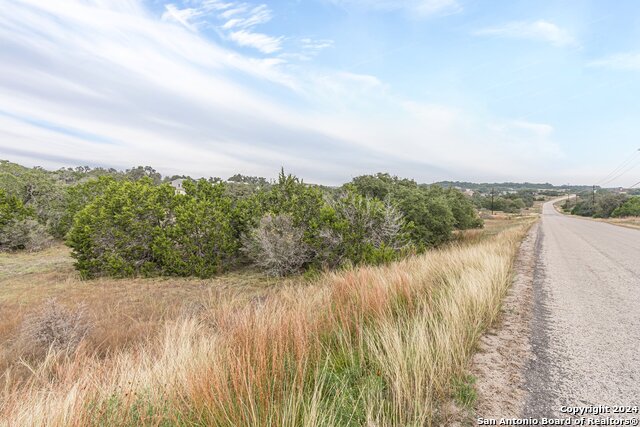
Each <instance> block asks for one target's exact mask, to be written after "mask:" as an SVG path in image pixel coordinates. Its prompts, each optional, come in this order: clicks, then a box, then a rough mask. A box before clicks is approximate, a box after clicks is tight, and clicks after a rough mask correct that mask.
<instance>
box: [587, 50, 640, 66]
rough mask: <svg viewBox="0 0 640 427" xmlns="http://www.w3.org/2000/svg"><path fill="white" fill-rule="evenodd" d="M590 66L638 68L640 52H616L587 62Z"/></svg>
mask: <svg viewBox="0 0 640 427" xmlns="http://www.w3.org/2000/svg"><path fill="white" fill-rule="evenodd" d="M589 66H591V67H602V68H610V69H614V70H640V53H638V52H626V53H616V54H614V55H610V56H607V57H605V58H601V59H598V60H595V61H592V62H590V63H589Z"/></svg>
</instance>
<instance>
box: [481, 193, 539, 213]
mask: <svg viewBox="0 0 640 427" xmlns="http://www.w3.org/2000/svg"><path fill="white" fill-rule="evenodd" d="M536 197H537V196H536V193H535V192H534V191H532V190H520V191H515V192H514V191H511V192H496V191H494V194H491V193H489V194H483V193H480V192H476V193H474V194H473V197H472V200H473V203H474V204H475V206H476V207H477V208H478V209H487V210H490V211H501V212H506V213H519V212H520V211H521V210H522V209H525V208H530V207H532V206H533V203H534V202H535V201H536ZM542 200H544V198H543V199H542Z"/></svg>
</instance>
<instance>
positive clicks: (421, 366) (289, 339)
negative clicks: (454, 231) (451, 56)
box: [0, 221, 530, 427]
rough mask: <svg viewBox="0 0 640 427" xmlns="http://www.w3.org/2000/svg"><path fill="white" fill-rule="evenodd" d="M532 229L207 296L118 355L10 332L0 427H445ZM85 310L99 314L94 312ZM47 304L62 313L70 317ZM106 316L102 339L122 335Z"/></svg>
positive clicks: (92, 344) (90, 343) (95, 346)
mask: <svg viewBox="0 0 640 427" xmlns="http://www.w3.org/2000/svg"><path fill="white" fill-rule="evenodd" d="M529 226H530V222H528V221H524V222H520V223H518V224H515V225H514V226H511V227H503V228H501V229H500V230H499V231H498V232H496V233H486V235H478V234H476V235H474V236H473V238H471V239H468V240H464V239H461V240H460V241H459V242H458V243H456V244H453V245H449V246H447V247H445V248H442V249H439V250H433V251H428V252H427V253H425V254H422V255H417V256H412V257H409V258H407V259H405V260H402V261H399V262H395V263H391V264H388V265H384V266H378V267H360V268H354V269H351V270H346V271H340V272H334V273H325V274H322V275H321V276H320V277H318V278H317V279H314V280H306V281H299V282H295V281H286V280H285V281H282V282H281V283H279V284H275V285H272V286H270V287H269V291H268V292H263V293H261V294H260V295H259V296H258V297H252V298H239V297H238V296H237V295H238V294H237V293H235V294H233V295H231V294H229V295H231V296H229V295H226V294H225V293H224V292H216V293H209V294H204V293H203V296H202V298H201V299H200V301H199V302H198V304H197V305H195V306H193V307H192V309H190V310H175V312H176V314H175V315H174V316H165V317H159V318H158V320H156V322H159V323H158V325H157V327H156V329H155V330H154V331H153V333H151V332H149V334H148V336H146V337H141V338H140V339H137V340H136V341H135V342H133V343H128V344H127V345H123V346H122V347H119V348H117V349H115V350H114V349H111V351H106V350H105V349H104V346H102V347H101V346H100V345H99V343H100V338H99V336H96V334H98V332H96V330H97V329H95V328H94V329H93V332H91V331H92V329H91V328H90V327H88V326H86V325H85V324H84V323H82V324H80V326H81V328H80V329H76V330H75V335H73V339H75V340H78V339H79V340H80V343H79V345H74V346H73V350H70V348H71V347H66V348H65V347H64V346H57V347H54V346H51V347H49V348H48V349H46V351H44V352H43V353H42V354H39V355H37V354H33V355H31V356H29V357H27V356H26V354H28V352H26V353H25V350H24V346H23V347H20V346H19V345H18V344H19V343H18V341H19V339H18V338H11V337H13V336H14V335H15V336H16V337H17V336H22V335H24V334H25V332H24V328H25V327H24V326H19V325H13V326H6V331H9V329H11V328H13V329H11V331H13V332H11V334H13V335H11V336H10V334H9V332H6V331H5V335H6V337H5V340H4V341H3V343H2V344H3V349H2V350H0V352H1V356H2V358H1V359H0V360H2V361H3V363H2V367H3V369H4V371H3V372H2V373H1V375H2V376H1V377H0V425H9V426H36V425H37V426H40V425H47V426H115V425H118V426H120V425H129V426H140V425H142V426H234V427H235V426H292V427H293V426H309V427H311V426H429V425H446V424H447V423H448V420H449V417H450V413H449V410H448V409H447V408H448V407H449V406H450V402H451V401H452V400H453V399H454V398H456V396H457V395H458V394H460V390H459V388H460V384H461V383H464V378H465V369H466V367H467V365H468V362H469V360H470V356H471V355H472V353H473V351H474V348H475V345H476V343H477V341H478V339H479V337H480V336H481V334H482V333H483V332H484V331H485V330H486V328H487V327H488V326H489V325H490V324H491V323H492V322H493V321H494V320H495V319H496V318H497V316H498V315H499V312H500V305H501V300H502V298H503V297H504V295H505V293H506V292H507V290H508V288H509V285H510V282H511V272H512V264H513V261H514V258H515V254H516V252H517V248H518V246H519V242H520V241H521V239H522V238H523V236H524V235H525V234H526V232H527V230H528V228H529ZM7 256H8V255H7ZM5 261H6V259H5ZM9 264H10V263H9V262H8V261H6V262H5V265H9ZM25 277H28V276H25ZM61 286H62V285H61ZM114 286H115V285H114ZM114 289H117V287H115V288H114ZM0 292H2V290H0ZM205 295H208V296H205ZM2 301H5V302H6V301H7V299H6V298H5V299H2V298H1V297H0V303H2ZM7 307H8V306H7ZM89 309H90V310H93V316H94V317H95V316H100V314H101V313H100V305H99V304H94V305H93V306H92V307H89ZM48 310H49V311H50V312H49V314H48V316H49V317H55V316H62V317H64V316H65V313H67V312H65V311H64V310H67V311H70V310H73V307H70V308H69V307H68V308H60V307H59V308H58V309H56V308H55V307H53V308H51V307H49V308H48ZM56 310H58V311H56ZM82 310H87V307H84V308H82ZM75 313H76V314H75V316H76V317H75V318H79V316H80V314H81V313H80V314H78V313H77V312H75ZM103 314H104V315H105V316H108V313H107V312H106V311H105V312H104V313H103ZM132 315H134V314H132ZM66 318H67V319H68V318H69V315H68V313H67V317H66ZM71 318H74V317H73V316H71ZM25 319H26V320H24V322H27V324H28V321H29V319H31V320H30V321H31V322H32V323H33V322H35V321H38V319H40V321H44V322H47V321H52V320H50V319H48V318H46V316H44V317H43V316H40V317H37V316H35V317H34V316H33V315H32V316H31V318H29V317H28V316H27V317H26V318H25ZM113 319H114V320H113V323H112V324H110V325H109V323H106V325H108V327H105V326H104V325H105V320H103V323H102V326H101V327H100V328H98V329H99V332H100V333H101V334H105V336H107V335H108V334H109V329H110V328H121V327H124V329H125V331H123V332H120V333H126V329H127V327H126V326H119V325H118V323H117V322H116V320H117V319H119V317H114V318H113ZM3 322H5V325H9V323H10V320H9V319H5V320H3ZM107 322H108V319H107ZM123 322H124V320H123ZM76 323H78V322H76ZM125 325H126V324H125ZM77 326H78V325H77V324H72V325H70V326H69V328H70V331H72V332H73V331H74V329H73V328H74V327H77ZM85 326H86V327H85ZM20 328H23V329H20ZM1 329H2V328H0V333H3V332H2V330H1ZM92 333H93V334H94V335H93V336H92V335H91V334H92ZM132 333H133V332H132ZM20 334H22V335H20ZM85 335H86V338H85ZM7 337H9V338H7ZM36 338H37V337H36ZM105 339H106V338H105ZM31 342H33V338H32V341H31ZM19 349H20V350H19Z"/></svg>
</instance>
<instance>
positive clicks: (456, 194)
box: [445, 188, 483, 230]
mask: <svg viewBox="0 0 640 427" xmlns="http://www.w3.org/2000/svg"><path fill="white" fill-rule="evenodd" d="M445 194H446V197H447V201H448V203H449V206H450V207H451V213H452V214H453V219H454V222H453V227H454V228H455V229H457V230H468V229H470V228H480V227H482V225H483V223H482V219H481V218H480V217H479V216H478V213H477V212H476V210H475V208H474V206H473V203H472V202H471V200H470V199H469V198H468V197H467V196H465V195H464V194H462V192H460V191H458V190H456V189H454V188H450V189H448V190H447V191H446V193H445Z"/></svg>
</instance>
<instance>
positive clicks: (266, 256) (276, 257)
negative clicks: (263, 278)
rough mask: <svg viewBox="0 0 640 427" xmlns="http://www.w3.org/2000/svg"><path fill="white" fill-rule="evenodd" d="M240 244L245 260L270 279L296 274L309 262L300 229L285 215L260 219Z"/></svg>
mask: <svg viewBox="0 0 640 427" xmlns="http://www.w3.org/2000/svg"><path fill="white" fill-rule="evenodd" d="M243 243H244V247H243V250H244V252H245V253H246V254H247V255H248V256H249V258H250V259H251V260H253V262H255V264H256V265H258V266H259V267H261V268H262V269H264V270H266V271H267V273H269V274H271V275H274V276H285V275H287V274H292V273H297V272H299V271H300V270H301V269H302V268H303V267H304V266H305V265H306V264H307V263H309V261H310V260H311V248H310V247H309V245H308V244H307V243H306V242H305V241H304V229H303V228H301V227H300V226H296V225H295V224H294V220H293V218H292V217H291V216H289V215H287V214H280V215H271V214H267V215H265V216H263V217H262V219H261V220H260V224H259V225H258V227H256V228H255V229H254V230H252V231H251V232H250V233H249V234H248V235H247V236H246V237H245V238H244V242H243Z"/></svg>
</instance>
